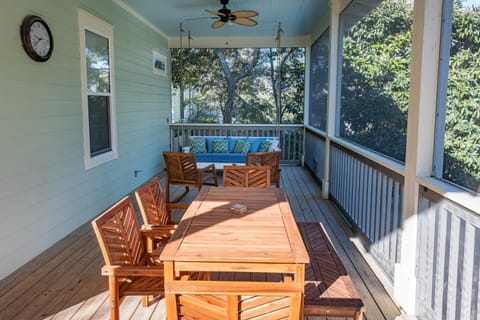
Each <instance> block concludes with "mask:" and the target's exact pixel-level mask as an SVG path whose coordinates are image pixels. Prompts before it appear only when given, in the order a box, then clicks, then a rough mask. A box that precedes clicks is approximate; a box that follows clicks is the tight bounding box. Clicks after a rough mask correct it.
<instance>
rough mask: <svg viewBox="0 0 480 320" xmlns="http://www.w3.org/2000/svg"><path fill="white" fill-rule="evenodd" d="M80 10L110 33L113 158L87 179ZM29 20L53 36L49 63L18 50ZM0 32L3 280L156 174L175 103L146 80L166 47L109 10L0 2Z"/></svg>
mask: <svg viewBox="0 0 480 320" xmlns="http://www.w3.org/2000/svg"><path fill="white" fill-rule="evenodd" d="M78 8H82V9H84V10H86V11H87V12H89V13H91V14H92V15H94V16H96V17H98V18H100V19H102V20H104V21H105V22H107V23H109V24H111V25H113V26H114V42H113V43H114V54H115V56H114V63H115V65H114V66H115V77H116V78H115V83H116V109H117V130H118V150H119V157H118V159H116V160H113V161H110V162H108V163H106V164H103V165H101V166H98V167H95V168H92V169H90V170H88V171H86V170H85V167H84V161H83V158H84V156H83V133H82V132H83V131H82V130H83V129H82V126H83V124H82V105H81V92H80V48H79V37H78V34H79V31H78V23H77V9H78ZM28 14H36V15H40V16H42V17H43V18H44V19H45V20H46V21H47V23H48V24H49V26H50V29H51V31H52V33H53V37H54V50H53V55H52V57H51V58H50V60H48V61H47V62H43V63H39V62H35V61H33V60H31V59H30V58H29V57H28V56H27V55H26V53H25V52H24V50H23V48H22V45H21V42H20V36H19V34H20V33H19V30H20V24H21V22H22V20H23V18H24V17H25V16H26V15H28ZM0 24H1V26H2V28H0V38H1V39H2V44H1V46H0V150H1V154H0V203H1V209H0V221H1V222H0V255H1V256H2V257H3V259H1V261H0V279H1V278H4V277H5V276H6V275H8V274H9V273H11V272H12V271H14V270H15V269H17V268H18V267H20V266H21V265H22V264H24V263H25V262H27V261H28V260H30V259H31V258H33V257H34V256H36V255H38V254H39V253H40V252H42V251H43V250H45V249H46V248H48V247H50V246H51V245H52V244H54V243H55V242H56V241H58V240H60V239H61V238H63V237H64V236H65V235H67V234H69V233H70V232H72V231H73V230H74V229H76V228H77V227H79V226H80V225H82V224H83V223H86V222H88V221H89V220H91V219H92V218H93V217H95V216H97V215H98V214H99V213H101V212H102V211H103V210H105V209H106V208H107V207H109V206H110V205H111V204H113V203H114V202H116V201H117V200H119V199H120V198H121V197H123V196H125V195H126V194H128V193H129V192H131V191H132V190H134V189H135V188H136V187H138V186H139V185H141V184H142V183H143V182H145V181H146V180H147V179H149V178H150V177H152V176H153V175H155V174H158V173H159V172H160V170H161V168H162V161H163V160H162V156H161V152H162V150H166V149H169V139H168V134H169V131H168V130H169V129H168V123H167V118H169V117H170V105H171V103H170V84H169V79H168V78H162V77H160V76H158V75H154V74H153V73H152V49H153V48H157V49H160V50H161V51H164V52H166V53H167V52H168V40H167V39H166V38H164V37H163V36H162V35H161V34H160V33H159V32H157V31H155V30H153V29H152V28H150V27H149V26H147V25H146V24H144V23H143V22H141V21H139V20H138V19H137V18H135V17H134V16H133V15H132V14H130V13H129V12H127V11H126V10H125V9H123V8H121V7H119V6H118V5H116V4H115V3H114V2H112V1H97V0H71V1H64V0H3V1H1V2H0ZM135 170H142V172H141V173H140V174H139V175H137V177H136V176H135V175H134V171H135Z"/></svg>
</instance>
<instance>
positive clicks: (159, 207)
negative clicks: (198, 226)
mask: <svg viewBox="0 0 480 320" xmlns="http://www.w3.org/2000/svg"><path fill="white" fill-rule="evenodd" d="M135 198H136V200H137V204H138V207H139V209H140V213H141V215H142V219H143V225H142V229H144V230H148V229H150V230H155V231H157V232H159V234H157V235H156V238H155V239H154V242H155V243H154V244H153V243H147V248H153V247H159V246H162V247H163V246H165V244H166V243H167V242H168V240H169V239H170V236H171V235H172V233H173V231H175V228H176V227H177V225H176V222H174V221H172V209H187V208H188V206H189V204H186V203H167V202H166V201H165V199H164V198H163V190H162V186H161V184H160V180H159V179H158V177H153V178H152V179H150V180H149V181H148V182H146V183H145V184H144V185H142V186H141V187H140V188H138V189H137V190H135Z"/></svg>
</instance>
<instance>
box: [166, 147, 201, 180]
mask: <svg viewBox="0 0 480 320" xmlns="http://www.w3.org/2000/svg"><path fill="white" fill-rule="evenodd" d="M163 158H164V160H165V171H166V174H167V175H168V180H169V181H170V183H179V184H190V185H192V186H196V185H198V184H199V179H200V177H199V174H198V170H197V162H196V160H195V156H194V155H193V153H186V152H167V151H165V152H163Z"/></svg>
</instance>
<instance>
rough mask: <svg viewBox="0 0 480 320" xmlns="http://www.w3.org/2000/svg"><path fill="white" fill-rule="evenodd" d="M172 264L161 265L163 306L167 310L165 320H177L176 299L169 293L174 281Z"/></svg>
mask: <svg viewBox="0 0 480 320" xmlns="http://www.w3.org/2000/svg"><path fill="white" fill-rule="evenodd" d="M173 266H174V264H173V262H172V261H165V262H164V263H163V272H164V278H163V279H164V285H165V306H166V309H167V320H178V315H177V299H176V298H175V294H174V293H170V292H169V288H170V285H171V284H173V282H174V281H175V272H174V270H173Z"/></svg>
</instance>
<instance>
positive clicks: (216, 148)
mask: <svg viewBox="0 0 480 320" xmlns="http://www.w3.org/2000/svg"><path fill="white" fill-rule="evenodd" d="M211 152H212V153H228V140H226V139H214V140H213V141H212V151H211Z"/></svg>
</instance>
